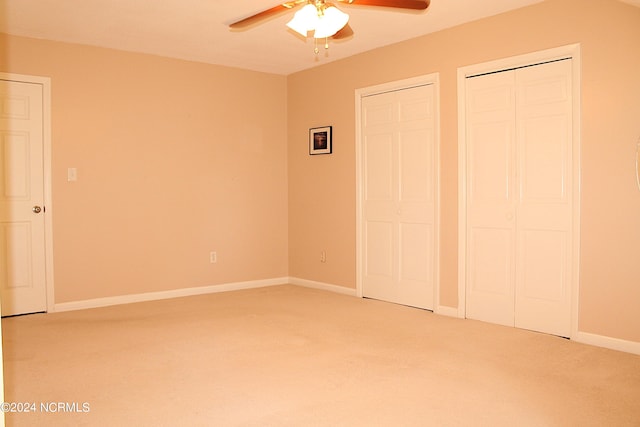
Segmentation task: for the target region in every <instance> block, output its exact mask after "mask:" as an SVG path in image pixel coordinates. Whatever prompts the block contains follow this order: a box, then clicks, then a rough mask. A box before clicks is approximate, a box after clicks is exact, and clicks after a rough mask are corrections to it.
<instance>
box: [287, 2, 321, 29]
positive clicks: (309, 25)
mask: <svg viewBox="0 0 640 427" xmlns="http://www.w3.org/2000/svg"><path fill="white" fill-rule="evenodd" d="M317 22H318V11H317V9H316V7H315V5H313V4H311V3H309V4H307V5H306V6H305V7H303V8H302V9H300V10H299V11H297V12H296V13H295V15H293V18H292V19H291V21H289V22H287V27H289V28H291V29H292V30H293V31H295V32H296V33H298V34H300V35H301V36H302V37H307V33H308V32H309V31H313V30H314V29H315V28H316V25H317Z"/></svg>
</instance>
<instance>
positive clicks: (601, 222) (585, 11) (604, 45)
mask: <svg viewBox="0 0 640 427" xmlns="http://www.w3.org/2000/svg"><path fill="white" fill-rule="evenodd" d="M356 35H357V28H356ZM573 43H580V44H581V46H582V65H583V67H582V97H583V98H582V100H583V103H582V179H581V185H582V187H581V194H582V196H581V197H582V202H581V213H582V216H581V220H582V224H581V225H582V230H581V257H580V311H579V327H580V330H581V331H584V332H590V333H594V334H600V335H605V336H611V337H616V338H621V339H625V340H631V341H637V342H638V341H640V310H639V309H638V308H639V307H640V306H639V305H638V304H639V301H640V191H639V190H638V188H637V187H636V183H635V172H634V158H635V146H636V142H637V141H638V138H639V137H640V78H638V76H639V70H640V9H639V8H636V7H632V6H629V5H627V4H624V3H620V2H617V1H615V0H548V1H545V2H543V3H540V4H537V5H534V6H531V7H528V8H524V9H520V10H517V11H514V12H510V13H506V14H502V15H499V16H495V17H491V18H488V19H483V20H480V21H476V22H473V23H469V24H466V25H462V26H459V27H456V28H452V29H449V30H445V31H441V32H438V33H436V34H432V35H428V36H424V37H421V38H417V39H413V40H410V41H407V42H403V43H400V44H396V45H392V46H389V47H385V48H382V49H377V50H375V51H371V52H368V53H364V54H361V55H358V56H355V57H352V58H349V59H346V60H343V61H338V62H335V63H330V64H327V65H325V66H322V67H318V68H315V69H312V70H308V71H303V72H299V73H296V74H293V75H291V76H289V79H288V115H289V124H288V129H289V134H288V139H289V200H290V202H289V273H290V275H291V276H294V277H301V278H304V279H308V280H317V281H320V282H328V283H333V284H337V285H342V286H347V287H351V288H354V287H355V285H356V284H355V274H356V272H355V268H356V266H355V221H356V220H355V215H356V211H355V200H356V195H355V145H354V141H355V127H354V123H355V112H354V109H355V101H354V96H355V95H354V93H355V90H356V89H358V88H362V87H367V86H371V85H375V84H379V83H383V82H388V81H393V80H400V79H404V78H408V77H413V76H417V75H424V74H429V73H434V72H438V73H440V81H441V181H442V182H441V193H442V196H441V222H442V227H441V245H440V251H441V258H442V259H441V265H440V268H441V283H440V285H441V292H440V304H441V305H444V306H450V307H456V306H457V303H458V296H457V268H458V266H457V251H458V247H457V227H458V224H457V209H458V206H457V197H458V194H457V188H458V180H457V173H458V171H457V161H458V158H457V143H458V141H457V92H456V83H457V82H456V73H457V68H458V67H462V66H466V65H470V64H475V63H480V62H486V61H490V60H495V59H500V58H504V57H509V56H514V55H520V54H524V53H529V52H533V51H538V50H543V49H548V48H553V47H557V46H563V45H568V44H573ZM331 49H340V46H339V45H334V46H332V47H331ZM329 54H330V53H329ZM320 125H333V126H334V133H335V136H334V154H332V155H331V156H314V157H311V156H308V154H307V145H306V135H307V130H308V128H309V127H313V126H320ZM321 250H326V251H327V263H326V264H323V263H320V262H319V253H320V251H321Z"/></svg>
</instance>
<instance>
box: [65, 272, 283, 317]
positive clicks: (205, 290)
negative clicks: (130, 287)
mask: <svg viewBox="0 0 640 427" xmlns="http://www.w3.org/2000/svg"><path fill="white" fill-rule="evenodd" d="M287 283H289V278H288V277H280V278H274V279H265V280H253V281H248V282H236V283H225V284H221V285H212V286H201V287H197V288H184V289H173V290H170V291H160V292H148V293H144V294H133V295H119V296H115V297H105V298H95V299H89V300H82V301H72V302H63V303H60V304H55V305H54V308H53V311H54V312H60V311H71V310H83V309H86V308H98V307H106V306H110V305H118V304H130V303H134V302H144V301H154V300H162V299H169V298H179V297H189V296H194V295H204V294H212V293H217V292H228V291H238V290H242V289H253V288H263V287H266V286H275V285H284V284H287Z"/></svg>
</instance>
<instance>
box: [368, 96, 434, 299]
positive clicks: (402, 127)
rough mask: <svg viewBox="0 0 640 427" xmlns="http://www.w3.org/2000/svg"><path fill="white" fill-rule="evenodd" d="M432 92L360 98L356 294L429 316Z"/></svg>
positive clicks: (432, 197)
mask: <svg viewBox="0 0 640 427" xmlns="http://www.w3.org/2000/svg"><path fill="white" fill-rule="evenodd" d="M435 99H436V98H435V88H434V85H432V84H430V85H421V86H417V87H412V88H407V89H402V90H394V91H390V92H385V93H380V94H375V95H370V96H367V97H364V98H363V99H362V104H361V107H362V112H361V120H362V130H361V132H362V147H361V150H362V176H361V178H360V179H361V183H362V200H361V207H362V219H361V227H362V230H361V236H362V242H361V248H362V270H363V271H362V273H361V275H362V286H363V295H364V296H366V297H370V298H376V299H381V300H385V301H390V302H395V303H399V304H404V305H410V306H414V307H420V308H425V309H433V300H434V297H433V295H434V286H435V276H436V275H435V263H436V259H437V258H436V252H437V245H436V237H435V236H436V200H437V197H436V194H437V192H436V185H437V177H436V145H435V144H436V111H435V108H436V104H435Z"/></svg>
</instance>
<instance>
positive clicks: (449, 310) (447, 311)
mask: <svg viewBox="0 0 640 427" xmlns="http://www.w3.org/2000/svg"><path fill="white" fill-rule="evenodd" d="M434 313H436V314H440V315H442V316H449V317H458V308H457V307H447V306H446V305H439V306H437V307H436V309H435V310H434Z"/></svg>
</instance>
